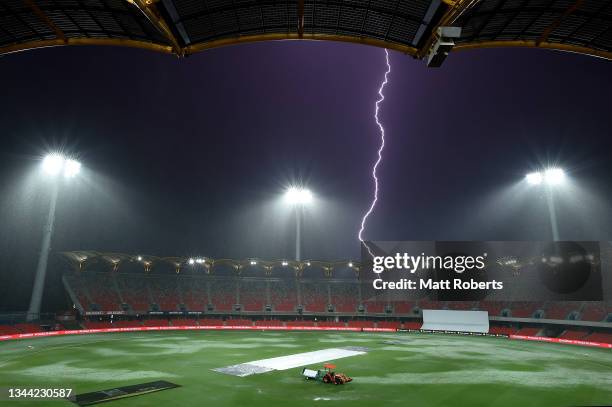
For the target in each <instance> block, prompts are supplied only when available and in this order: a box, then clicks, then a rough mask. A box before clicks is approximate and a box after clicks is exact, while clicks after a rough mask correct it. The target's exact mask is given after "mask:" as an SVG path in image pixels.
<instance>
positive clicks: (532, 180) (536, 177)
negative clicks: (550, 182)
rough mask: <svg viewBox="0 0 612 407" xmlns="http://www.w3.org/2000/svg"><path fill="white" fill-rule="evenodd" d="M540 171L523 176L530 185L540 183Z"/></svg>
mask: <svg viewBox="0 0 612 407" xmlns="http://www.w3.org/2000/svg"><path fill="white" fill-rule="evenodd" d="M542 178H543V177H542V173H540V172H532V173H529V174H527V175H526V176H525V180H527V183H529V184H530V185H540V184H541V183H542Z"/></svg>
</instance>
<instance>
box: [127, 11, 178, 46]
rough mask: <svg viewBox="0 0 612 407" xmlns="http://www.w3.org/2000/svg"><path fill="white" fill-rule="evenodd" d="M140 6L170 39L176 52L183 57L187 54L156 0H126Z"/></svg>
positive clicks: (154, 24) (153, 23)
mask: <svg viewBox="0 0 612 407" xmlns="http://www.w3.org/2000/svg"><path fill="white" fill-rule="evenodd" d="M126 1H127V2H128V3H131V4H133V5H135V6H136V7H138V9H139V10H140V11H141V12H142V13H143V14H144V15H145V17H147V19H148V20H149V22H150V23H151V24H152V25H153V26H154V27H155V28H156V29H157V30H158V31H159V32H160V33H161V34H162V35H163V36H164V37H165V38H166V40H168V42H169V43H170V44H171V46H172V50H173V51H174V53H175V54H176V55H177V56H179V57H182V56H184V55H185V51H184V49H183V47H182V46H181V45H180V44H179V42H178V40H177V39H176V37H175V36H174V33H173V32H172V29H171V28H170V26H169V25H168V23H167V22H166V20H164V18H163V17H162V15H161V14H160V12H159V10H158V9H157V6H156V5H155V1H154V0H126Z"/></svg>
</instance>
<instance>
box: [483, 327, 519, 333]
mask: <svg viewBox="0 0 612 407" xmlns="http://www.w3.org/2000/svg"><path fill="white" fill-rule="evenodd" d="M489 333H491V334H496V335H514V334H515V333H516V329H514V328H512V327H509V326H490V327H489Z"/></svg>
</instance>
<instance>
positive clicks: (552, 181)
mask: <svg viewBox="0 0 612 407" xmlns="http://www.w3.org/2000/svg"><path fill="white" fill-rule="evenodd" d="M525 180H526V181H527V183H528V184H529V185H540V184H542V183H543V182H545V183H546V184H547V185H560V184H563V182H565V171H563V170H562V169H561V168H547V169H545V170H543V171H536V172H531V173H529V174H527V175H525Z"/></svg>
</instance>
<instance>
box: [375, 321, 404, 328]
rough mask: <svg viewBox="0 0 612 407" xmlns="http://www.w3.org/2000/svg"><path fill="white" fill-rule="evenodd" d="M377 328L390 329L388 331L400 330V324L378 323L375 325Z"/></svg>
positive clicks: (394, 322)
mask: <svg viewBox="0 0 612 407" xmlns="http://www.w3.org/2000/svg"><path fill="white" fill-rule="evenodd" d="M376 327H377V328H390V329H400V327H401V323H399V322H397V321H378V322H377V323H376Z"/></svg>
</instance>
